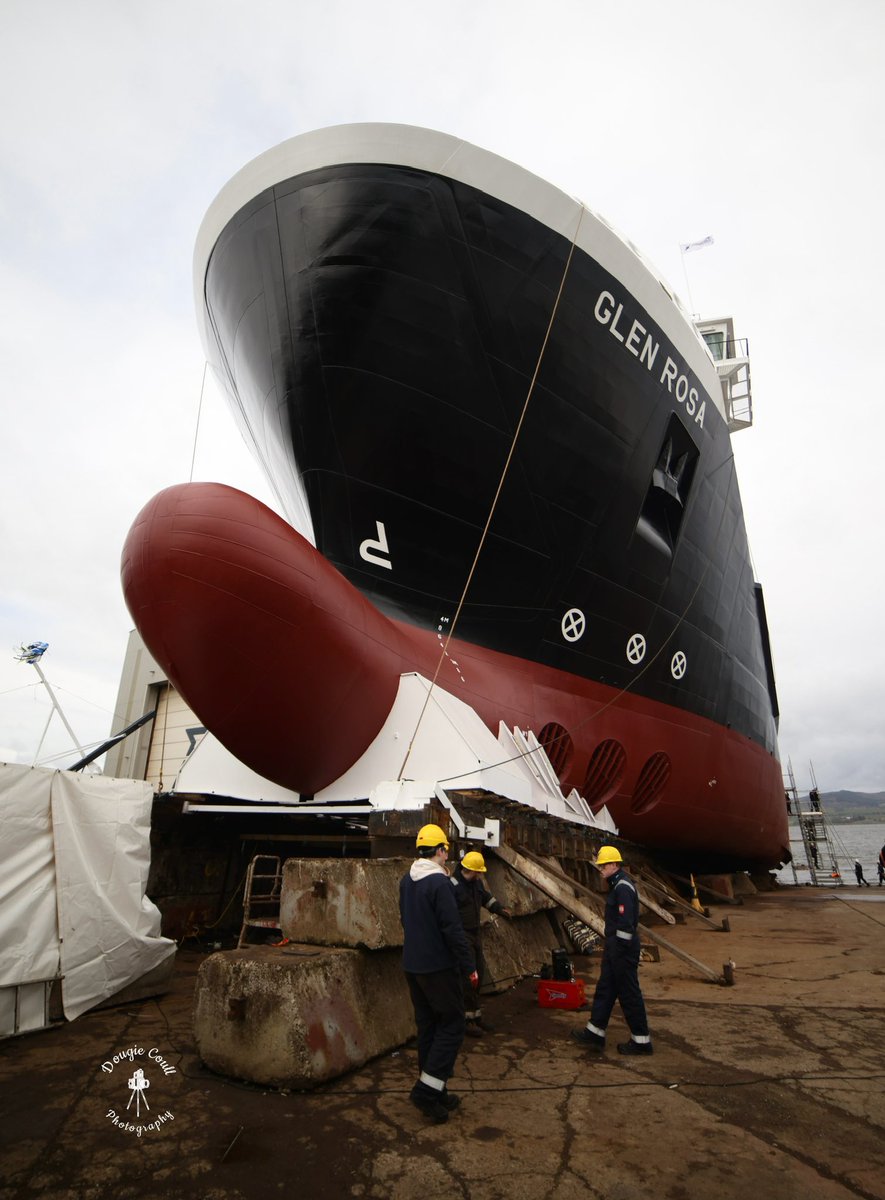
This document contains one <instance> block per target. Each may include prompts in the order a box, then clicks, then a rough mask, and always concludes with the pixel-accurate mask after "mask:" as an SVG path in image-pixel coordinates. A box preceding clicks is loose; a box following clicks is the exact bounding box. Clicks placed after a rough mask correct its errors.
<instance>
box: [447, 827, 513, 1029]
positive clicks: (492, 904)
mask: <svg viewBox="0 0 885 1200" xmlns="http://www.w3.org/2000/svg"><path fill="white" fill-rule="evenodd" d="M485 873H486V860H485V859H484V858H483V856H482V855H481V854H480V853H479V851H478V850H469V851H468V852H467V854H465V855H464V857H463V858H462V859H461V861H460V862H459V863H458V865H457V866H456V867H455V870H454V873H453V874H452V883H453V884H454V886H455V899H456V900H457V901H458V911H459V912H460V914H461V921H462V923H463V925H464V932H465V933H466V934H467V940H468V941H469V942H470V945H471V947H472V949H473V958H474V962H475V963H476V973H477V975H478V976H479V981H480V983H482V975H483V971H484V970H485V957H484V955H483V952H482V924H481V918H482V910H483V909H484V908H486V909H488V911H489V912H490V913H500V914H501V916H503V917H509V916H510V915H511V913H510V909H509V908H505V907H504V905H503V904H502V903H501V901H500V900H496V899H495V897H494V896H493V895H492V894H491V892H490V891H489V890H488V889H487V888H486V885H485V881H484V880H483V875H485ZM464 1016H465V1018H466V1020H467V1026H466V1028H465V1030H464V1032H465V1033H466V1034H467V1035H468V1036H469V1037H482V1035H483V1033H493V1032H494V1030H493V1029H492V1027H491V1025H489V1024H488V1023H487V1022H486V1021H484V1020H483V1018H482V1010H481V1009H480V1006H479V989H478V988H476V989H474V988H473V987H471V985H470V981H469V979H466V978H465V980H464Z"/></svg>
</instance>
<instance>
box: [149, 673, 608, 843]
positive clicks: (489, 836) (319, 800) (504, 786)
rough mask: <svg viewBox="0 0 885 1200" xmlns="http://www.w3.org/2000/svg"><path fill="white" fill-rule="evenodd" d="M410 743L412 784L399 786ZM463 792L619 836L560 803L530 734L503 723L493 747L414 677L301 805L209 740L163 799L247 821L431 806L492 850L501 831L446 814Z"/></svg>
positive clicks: (578, 802) (482, 728)
mask: <svg viewBox="0 0 885 1200" xmlns="http://www.w3.org/2000/svg"><path fill="white" fill-rule="evenodd" d="M428 693H430V698H429V701H428ZM422 710H423V716H422ZM419 719H420V724H419ZM416 728H417V732H415V731H416ZM410 739H411V742H412V744H411V751H410V754H409V768H410V778H409V779H400V778H398V774H399V771H400V768H401V765H402V762H403V757H404V753H405V747H406V746H407V745H408V744H409V740H410ZM471 789H479V790H482V791H487V792H491V793H493V794H495V795H499V796H503V797H505V798H506V799H508V800H513V801H515V802H516V803H519V804H524V805H527V806H529V807H531V808H536V809H538V811H539V812H543V813H547V814H549V815H551V816H555V817H558V818H560V819H561V820H565V821H571V822H573V823H574V824H577V825H581V826H585V827H591V828H595V829H600V830H603V831H605V832H607V833H617V829H616V826H615V824H614V822H613V821H612V819H611V816H610V815H609V812H608V810H607V809H606V808H602V809H601V810H600V811H599V812H598V813H594V812H593V810H592V809H591V808H590V806H589V804H587V802H586V801H585V800H584V799H583V797H582V796H580V795H579V794H578V793H577V792H576V791H574V790H572V792H570V793H569V795H568V796H564V795H563V793H562V789H561V787H560V785H559V780H558V778H557V776H556V773H555V771H554V770H553V767H552V765H551V763H550V760H549V758H548V757H547V754H546V752H545V750H544V748H543V746H541V745H540V744H539V742H538V741H537V739H536V737H535V735H534V734H533V733H532V732H531V731H529V732H527V733H523V731H522V730H519V729H513V730H510V729H508V728H507V727H506V726H505V725H504V724H503V723H502V724H501V726H500V729H499V732H498V737H497V738H496V737H495V736H494V735H493V734H492V733H491V731H490V730H489V729H488V728H487V727H486V725H485V724H484V723H483V721H482V720H481V719H480V717H479V716H478V715H477V713H476V712H475V711H474V710H473V709H472V708H471V707H470V706H469V705H467V704H464V703H463V701H461V700H459V699H457V697H455V696H452V695H451V694H450V693H449V692H446V691H444V690H443V689H442V688H438V687H437V688H431V684H430V682H429V681H428V680H427V679H425V678H423V676H421V675H418V674H416V673H409V674H405V675H402V676H401V677H400V684H399V689H398V691H397V695H396V699H395V700H394V703H393V707H392V708H391V710H390V713H389V714H388V717H387V720H386V721H385V723H384V725H383V726H382V728H381V730H380V731H379V733H378V735H377V737H376V738H375V740H374V741H373V742H372V743H371V745H370V746H369V747H368V748H367V749H366V751H365V752H364V754H363V755H362V756H361V757H360V758H359V759H358V760H357V762H355V763H354V765H353V766H352V767H350V768H349V770H347V771H346V772H345V773H344V774H343V775H342V776H341V777H340V779H337V780H335V782H334V783H331V784H329V786H328V787H326V788H324V789H323V790H322V791H321V792H318V793H317V794H316V795H315V796H312V797H310V798H305V799H303V800H302V798H301V797H300V796H299V794H298V793H297V792H293V791H289V790H287V789H286V788H282V787H279V786H278V785H277V784H274V783H271V782H270V781H268V780H266V779H263V778H262V777H261V776H259V775H257V774H255V772H254V771H251V770H250V769H249V768H248V767H245V766H244V765H243V764H242V763H240V762H238V761H237V759H235V758H234V757H233V755H231V754H230V753H229V752H228V751H227V750H225V749H224V747H223V746H221V744H220V743H219V742H218V741H217V740H216V739H215V738H213V737H212V735H211V734H205V735H203V736H202V737H201V739H200V740H199V742H198V743H197V745H196V747H195V749H194V750H193V752H192V753H190V754H189V755H188V756H187V757H186V758H185V760H184V762H183V763H182V765H181V767H180V769H179V771H178V775H177V777H176V779H175V783H174V785H173V787H172V789H171V790H172V791H173V792H174V793H180V794H186V795H188V796H193V795H202V796H213V795H214V796H218V797H219V798H221V797H224V798H226V799H234V800H241V801H245V802H249V803H248V804H247V805H246V807H247V809H248V811H250V812H270V813H276V814H279V813H281V812H286V811H291V812H298V813H299V814H302V815H303V814H307V813H338V814H343V813H344V812H349V813H355V812H360V813H367V812H372V811H378V810H393V809H398V810H408V809H420V808H424V807H425V806H426V805H427V804H428V803H429V802H430V801H431V800H434V799H436V800H439V801H440V802H441V803H442V804H443V805H444V806H445V807H446V808H447V809H449V811H450V812H451V814H452V820H453V822H454V824H455V826H456V828H457V829H458V831H459V833H460V834H461V835H462V837H464V838H466V839H467V840H471V841H478V842H482V843H483V844H485V845H487V846H497V845H498V843H499V822H497V821H491V820H486V822H485V825H484V826H467V825H465V823H464V822H463V821H462V820H461V818H460V817H459V816H458V814H457V813H456V812H455V810H454V809H453V807H452V804H451V801H450V800H449V798H448V795H447V792H449V791H452V790H471ZM185 811H186V812H218V811H228V812H230V811H232V810H231V807H230V805H229V804H227V805H207V804H194V803H191V802H186V803H185Z"/></svg>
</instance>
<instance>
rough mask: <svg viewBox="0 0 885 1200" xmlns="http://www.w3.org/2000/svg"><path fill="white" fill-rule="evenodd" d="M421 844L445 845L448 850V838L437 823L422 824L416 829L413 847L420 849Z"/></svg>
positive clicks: (434, 846)
mask: <svg viewBox="0 0 885 1200" xmlns="http://www.w3.org/2000/svg"><path fill="white" fill-rule="evenodd" d="M422 846H431V847H433V848H436V847H437V846H445V848H446V849H447V850H448V848H449V839H448V838H447V837H446V835H445V834H444V833H443V831H442V830H441V829H440V827H439V826H438V825H422V827H421V828H420V829H419V830H418V836H417V837H416V838H415V848H416V849H418V850H420V849H421V847H422Z"/></svg>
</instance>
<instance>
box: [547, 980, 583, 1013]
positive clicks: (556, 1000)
mask: <svg viewBox="0 0 885 1200" xmlns="http://www.w3.org/2000/svg"><path fill="white" fill-rule="evenodd" d="M538 1003H539V1004H540V1006H541V1008H582V1007H583V1006H584V1005H585V1004H586V1003H587V1000H586V997H585V995H584V980H583V979H539V980H538Z"/></svg>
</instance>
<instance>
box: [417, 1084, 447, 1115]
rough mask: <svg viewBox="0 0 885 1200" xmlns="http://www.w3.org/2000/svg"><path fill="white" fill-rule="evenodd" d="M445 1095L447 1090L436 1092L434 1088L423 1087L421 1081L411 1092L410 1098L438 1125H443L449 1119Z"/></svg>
mask: <svg viewBox="0 0 885 1200" xmlns="http://www.w3.org/2000/svg"><path fill="white" fill-rule="evenodd" d="M444 1096H445V1092H435V1091H434V1090H433V1088H425V1087H422V1086H421V1084H420V1083H416V1084H415V1086H414V1087H413V1088H412V1090H411V1092H410V1093H409V1099H410V1100H411V1101H412V1103H413V1104H414V1105H415V1107H416V1108H417V1109H418V1110H419V1111H420V1112H422V1113H424V1116H425V1117H429V1118H430V1119H431V1121H434V1122H435V1123H436V1124H437V1125H442V1124H444V1123H445V1122H446V1121H448V1119H449V1109H448V1107H447V1106H446V1103H445V1100H444Z"/></svg>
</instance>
